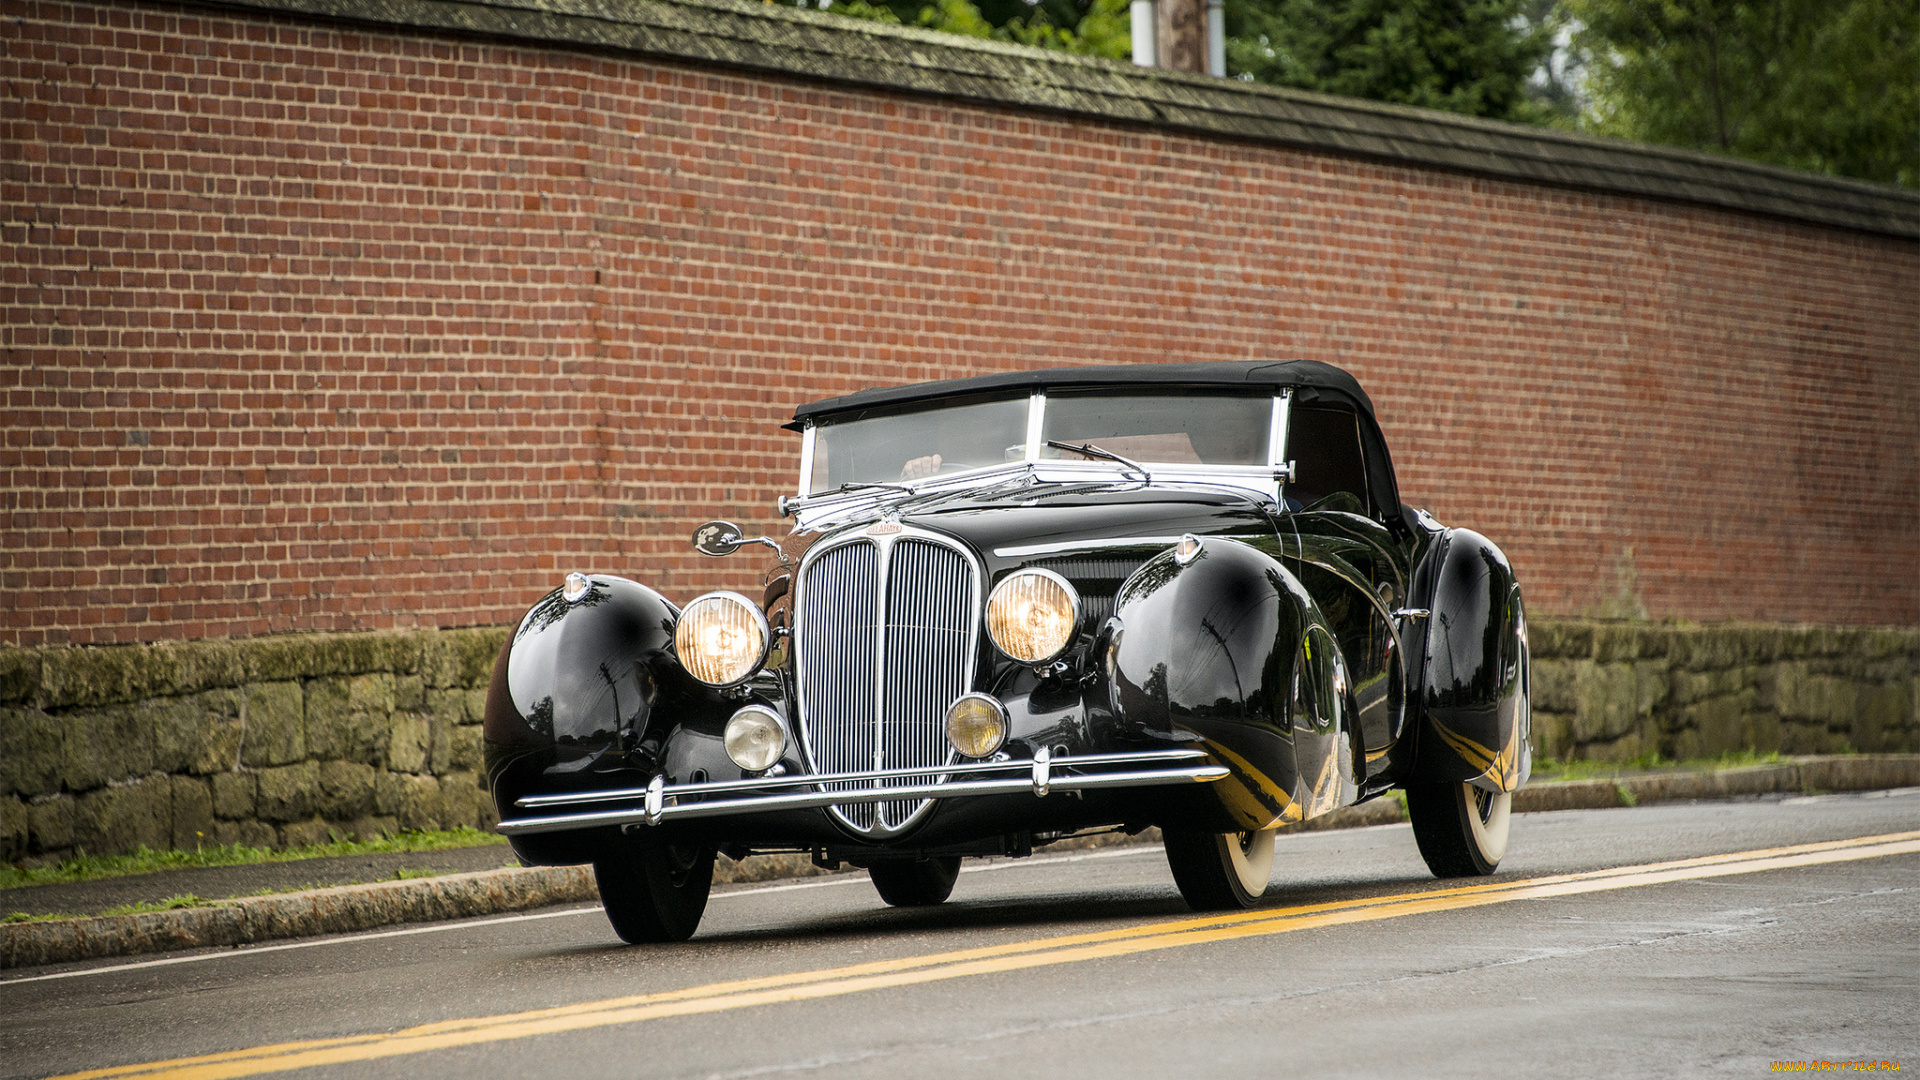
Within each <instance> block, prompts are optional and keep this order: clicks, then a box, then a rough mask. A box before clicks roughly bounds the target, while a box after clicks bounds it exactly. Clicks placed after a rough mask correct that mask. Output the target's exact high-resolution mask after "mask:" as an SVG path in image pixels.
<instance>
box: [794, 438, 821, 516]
mask: <svg viewBox="0 0 1920 1080" xmlns="http://www.w3.org/2000/svg"><path fill="white" fill-rule="evenodd" d="M814 428H815V425H813V424H808V425H807V430H806V433H805V434H803V435H801V436H800V483H799V484H797V485H795V488H796V490H795V491H794V498H796V499H805V498H807V497H808V496H809V495H811V494H813V492H812V491H811V490H810V489H811V488H812V487H813V439H814V435H815V434H816V433H815V430H814Z"/></svg>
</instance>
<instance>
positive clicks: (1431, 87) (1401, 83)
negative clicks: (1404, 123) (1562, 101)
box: [1227, 0, 1552, 120]
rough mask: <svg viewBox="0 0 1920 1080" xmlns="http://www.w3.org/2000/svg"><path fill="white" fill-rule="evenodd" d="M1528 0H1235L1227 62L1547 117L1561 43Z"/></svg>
mask: <svg viewBox="0 0 1920 1080" xmlns="http://www.w3.org/2000/svg"><path fill="white" fill-rule="evenodd" d="M1527 10H1528V8H1527V0H1227V71H1228V73H1229V74H1232V75H1238V76H1240V77H1242V78H1248V79H1254V80H1257V81H1259V82H1267V83H1274V84H1276V85H1280V86H1296V87H1300V88H1302V89H1305V90H1318V91H1321V92H1322V93H1328V94H1345V95H1348V96H1352V97H1364V98H1373V99H1374V100H1377V101H1393V102H1399V103H1401V104H1404V105H1419V106H1424V107H1426V108H1430V109H1445V110H1447V111H1449V112H1458V113H1466V114H1468V115H1472V116H1490V117H1496V118H1499V119H1504V120H1539V119H1542V118H1544V116H1545V115H1546V111H1547V110H1546V109H1545V107H1544V106H1543V105H1541V104H1540V103H1538V102H1536V101H1535V100H1534V98H1533V96H1532V95H1531V94H1530V93H1529V91H1528V86H1529V80H1530V79H1531V77H1532V76H1533V74H1534V72H1535V71H1536V70H1537V69H1538V68H1539V67H1540V64H1541V61H1542V60H1543V59H1544V58H1545V57H1546V55H1547V53H1548V51H1549V50H1550V48H1551V47H1552V42H1551V39H1550V37H1549V33H1548V31H1547V29H1546V28H1545V27H1544V26H1543V25H1540V24H1537V23H1533V22H1529V21H1528V20H1527V19H1526V18H1525V13H1526V11H1527Z"/></svg>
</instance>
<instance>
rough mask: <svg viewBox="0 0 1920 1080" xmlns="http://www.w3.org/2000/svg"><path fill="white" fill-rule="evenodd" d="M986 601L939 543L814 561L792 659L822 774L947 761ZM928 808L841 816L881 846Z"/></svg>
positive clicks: (839, 549)
mask: <svg viewBox="0 0 1920 1080" xmlns="http://www.w3.org/2000/svg"><path fill="white" fill-rule="evenodd" d="M883 581H884V583H885V585H884V587H882V582H883ZM978 591H979V586H978V581H977V577H976V574H975V571H974V568H973V565H972V562H971V561H970V560H969V559H968V558H967V556H966V555H965V554H963V553H962V552H961V551H960V550H959V549H958V548H956V547H954V546H952V545H951V544H950V543H949V542H947V541H945V540H941V539H937V538H933V537H929V536H923V535H897V534H896V535H893V536H881V537H875V538H868V537H861V538H859V539H857V540H854V541H852V542H848V543H842V544H839V545H836V546H834V547H831V548H828V549H826V550H824V551H822V552H820V553H818V554H817V555H814V556H812V557H810V558H809V560H808V563H807V566H806V568H805V569H804V570H803V571H802V573H801V583H800V591H799V595H798V597H797V598H796V599H797V601H798V604H799V605H800V608H799V610H797V611H796V612H795V619H794V629H795V637H794V649H795V656H796V660H797V662H798V673H799V686H798V690H799V698H800V700H799V712H800V733H801V739H802V741H803V744H804V746H805V748H806V751H807V754H808V756H809V758H810V759H811V762H812V765H813V767H814V769H816V770H818V771H820V772H851V771H864V770H868V769H893V768H905V767H912V766H924V765H939V764H942V763H944V762H946V761H947V760H948V750H947V740H946V733H945V717H946V710H947V706H948V705H949V704H950V703H951V702H952V701H953V699H954V698H956V697H959V696H960V695H961V694H963V693H965V692H966V691H967V689H968V686H967V682H968V679H969V676H970V674H971V672H972V669H973V643H974V638H975V635H976V631H975V624H976V619H977V616H976V612H977V611H978V610H979V599H978ZM916 782H922V781H917V780H902V781H898V783H899V784H901V785H905V784H911V783H916ZM854 786H856V785H853V784H840V785H834V786H831V787H829V788H828V790H836V789H838V790H849V789H851V788H853V787H854ZM927 802H928V801H927V800H924V799H902V800H897V801H889V802H881V803H869V804H850V805H844V806H835V807H833V808H832V813H833V814H834V816H835V817H837V818H839V819H840V820H841V821H842V822H843V823H845V824H846V825H848V826H850V827H851V828H854V829H856V830H859V831H861V832H864V833H868V834H871V835H876V836H879V835H886V834H889V833H893V832H897V831H899V830H900V829H902V828H904V827H906V825H908V824H909V823H910V822H911V820H912V819H913V817H914V816H915V815H916V814H918V813H919V812H920V811H921V809H923V808H924V807H925V806H926V805H927Z"/></svg>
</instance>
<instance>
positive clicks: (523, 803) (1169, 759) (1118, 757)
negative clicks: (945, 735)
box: [513, 750, 1207, 810]
mask: <svg viewBox="0 0 1920 1080" xmlns="http://www.w3.org/2000/svg"><path fill="white" fill-rule="evenodd" d="M1206 756H1207V752H1206V751H1205V750H1136V751H1131V752H1127V753H1118V754H1082V755H1079V756H1078V757H1056V758H1052V759H1051V767H1052V768H1054V769H1069V768H1091V767H1096V766H1107V765H1172V764H1175V763H1178V762H1182V761H1200V760H1203V759H1204V758H1205V757H1206ZM1032 768H1033V762H1031V761H1014V760H1009V761H963V762H957V763H954V764H949V765H922V766H918V767H915V768H911V769H886V770H884V771H882V772H880V773H870V772H849V773H825V774H822V775H819V776H767V777H751V778H749V779H745V780H711V781H708V782H706V783H704V784H676V785H674V787H673V788H672V789H670V790H668V789H665V788H663V789H662V790H663V792H664V793H666V794H671V795H718V794H724V793H726V792H730V791H766V790H768V789H769V788H792V787H812V786H815V785H818V784H841V783H857V782H859V781H862V780H867V781H872V780H879V779H889V780H900V779H905V778H907V777H913V776H945V775H948V774H951V773H1003V772H1004V773H1024V772H1029V771H1031V770H1032ZM663 783H664V781H663ZM651 790H653V785H652V784H651V783H649V784H648V785H647V786H646V787H637V788H616V789H613V790H610V791H589V792H577V793H569V794H566V795H525V796H522V797H520V798H518V799H515V800H514V802H513V805H515V806H519V807H525V808H526V809H529V810H534V809H539V808H541V807H546V806H588V805H591V804H593V803H604V802H622V801H625V800H627V799H640V798H645V797H646V795H647V793H648V792H649V791H651Z"/></svg>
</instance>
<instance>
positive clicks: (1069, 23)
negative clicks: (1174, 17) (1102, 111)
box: [801, 0, 1133, 60]
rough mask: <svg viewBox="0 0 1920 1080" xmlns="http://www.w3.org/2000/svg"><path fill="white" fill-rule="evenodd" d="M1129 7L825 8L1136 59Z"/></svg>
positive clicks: (917, 1)
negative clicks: (1133, 56) (1134, 57)
mask: <svg viewBox="0 0 1920 1080" xmlns="http://www.w3.org/2000/svg"><path fill="white" fill-rule="evenodd" d="M801 6H803V7H804V6H810V5H808V4H806V3H804V2H803V3H802V4H801ZM1127 8H1128V0H1036V2H1034V3H1032V4H1029V3H1027V2H1026V0H979V2H978V3H976V2H975V0H932V2H931V3H927V2H926V0H883V2H881V3H877V4H876V3H871V2H869V0H833V2H832V3H831V4H830V5H828V6H827V10H828V11H831V12H834V13H835V14H839V15H847V16H850V17H852V18H856V19H873V20H876V21H879V22H892V23H913V24H917V25H919V26H925V27H928V28H930V29H933V30H939V31H942V32H944V33H949V34H963V35H965V36H967V37H983V38H996V39H998V40H1000V41H1016V42H1019V43H1020V44H1022V45H1034V46H1037V47H1039V48H1042V49H1058V50H1060V51H1062V52H1074V53H1083V54H1086V55H1089V56H1105V57H1108V58H1111V59H1115V60H1120V59H1125V58H1126V57H1128V56H1131V55H1132V49H1133V45H1132V27H1131V25H1130V19H1129V16H1128V13H1127Z"/></svg>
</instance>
